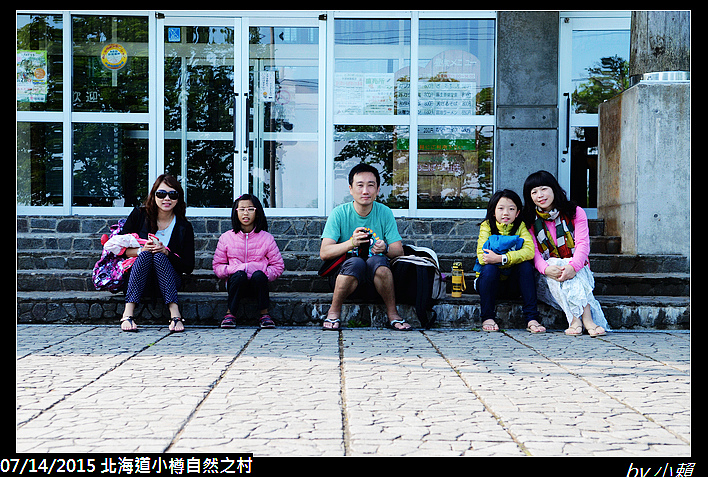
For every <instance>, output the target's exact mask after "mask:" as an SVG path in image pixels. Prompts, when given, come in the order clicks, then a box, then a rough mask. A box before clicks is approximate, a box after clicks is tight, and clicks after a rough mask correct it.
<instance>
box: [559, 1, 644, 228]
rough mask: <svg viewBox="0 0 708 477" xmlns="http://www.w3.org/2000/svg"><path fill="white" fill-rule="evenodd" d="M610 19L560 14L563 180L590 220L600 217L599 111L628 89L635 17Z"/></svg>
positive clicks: (622, 14) (618, 15)
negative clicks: (598, 195) (598, 187)
mask: <svg viewBox="0 0 708 477" xmlns="http://www.w3.org/2000/svg"><path fill="white" fill-rule="evenodd" d="M608 14H610V15H612V16H611V17H605V18H596V17H593V18H587V17H583V16H579V17H573V16H572V15H573V13H570V14H568V15H566V14H565V13H564V12H561V15H560V75H559V76H560V88H559V93H560V98H559V106H560V128H559V140H560V144H559V163H558V180H559V182H560V183H561V186H563V188H564V189H565V190H566V191H568V193H569V195H570V197H571V199H573V200H575V201H576V202H577V203H578V205H580V206H581V207H583V208H585V209H587V212H588V216H589V217H591V218H593V217H596V216H597V159H598V137H597V136H598V114H597V112H598V106H599V105H600V103H602V102H603V101H606V100H608V99H610V98H612V97H614V96H616V95H618V94H619V93H621V92H622V91H624V90H625V89H626V88H627V87H628V86H629V76H628V69H629V66H628V65H629V37H630V14H629V12H608ZM576 15H577V14H576ZM595 15H597V14H596V13H595Z"/></svg>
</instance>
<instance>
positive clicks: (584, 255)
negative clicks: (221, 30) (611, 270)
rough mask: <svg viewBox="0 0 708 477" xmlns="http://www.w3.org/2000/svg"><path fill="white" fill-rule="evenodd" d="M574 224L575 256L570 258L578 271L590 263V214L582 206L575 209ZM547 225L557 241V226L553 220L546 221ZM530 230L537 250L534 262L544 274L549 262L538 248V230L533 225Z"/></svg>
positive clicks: (537, 268)
mask: <svg viewBox="0 0 708 477" xmlns="http://www.w3.org/2000/svg"><path fill="white" fill-rule="evenodd" d="M573 224H574V225H575V252H574V253H573V258H572V259H570V264H571V265H572V266H573V268H574V269H575V271H576V272H579V271H580V270H581V269H582V268H583V267H584V266H585V265H586V264H587V263H588V256H589V255H590V230H589V229H588V216H587V215H586V214H585V211H584V210H583V209H581V208H580V207H577V208H576V209H575V220H573ZM546 225H547V226H548V230H549V231H550V232H551V237H552V238H553V242H554V243H555V241H556V227H555V226H554V225H553V221H546ZM529 231H530V232H531V237H533V245H534V248H535V250H536V252H535V254H534V257H533V263H534V265H535V266H536V270H538V271H539V273H541V274H543V272H545V271H546V267H547V266H548V262H546V261H545V260H544V259H543V257H542V256H541V252H539V250H538V243H537V242H536V232H535V231H534V229H533V227H530V228H529Z"/></svg>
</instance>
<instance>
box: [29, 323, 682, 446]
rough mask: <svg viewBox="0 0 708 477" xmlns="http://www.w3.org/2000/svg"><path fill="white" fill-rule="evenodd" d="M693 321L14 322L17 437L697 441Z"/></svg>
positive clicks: (241, 441)
mask: <svg viewBox="0 0 708 477" xmlns="http://www.w3.org/2000/svg"><path fill="white" fill-rule="evenodd" d="M690 365H691V362H690V332H686V331H663V332H661V331H656V332H614V333H610V334H608V335H607V336H605V337H601V338H594V339H593V338H590V337H588V336H587V335H584V336H582V337H579V338H571V337H567V336H565V335H564V334H563V333H562V332H549V333H546V334H542V335H531V334H529V333H527V332H525V331H523V330H507V331H504V332H500V333H485V332H481V331H458V330H450V329H447V330H441V331H424V332H423V331H412V332H394V331H390V330H379V329H369V328H366V329H344V330H343V331H342V332H341V333H336V332H323V331H321V330H320V329H319V328H311V327H293V328H277V329H275V330H256V329H253V328H237V329H235V330H222V329H217V328H206V327H202V328H194V327H192V328H189V327H188V329H187V332H186V333H183V334H174V335H170V334H169V333H168V331H167V328H166V327H163V326H146V327H142V328H141V331H140V332H139V333H122V332H120V331H119V328H118V325H115V326H92V325H75V326H64V325H59V326H47V325H18V327H17V361H16V367H17V369H16V371H17V409H16V451H17V452H33V453H34V452H36V453H45V452H50V453H56V452H70V453H74V452H82V453H83V452H90V453H94V452H108V453H114V454H115V453H126V454H129V453H162V452H165V453H185V452H219V453H238V452H248V453H251V452H252V453H254V454H255V455H256V456H345V455H346V456H369V455H376V456H586V455H592V456H624V457H626V456H632V457H634V456H638V457H663V456H673V457H683V456H690V455H691V400H690V391H691V374H690V372H691V369H690Z"/></svg>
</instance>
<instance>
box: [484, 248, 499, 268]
mask: <svg viewBox="0 0 708 477" xmlns="http://www.w3.org/2000/svg"><path fill="white" fill-rule="evenodd" d="M482 251H483V252H484V263H486V264H487V265H493V264H495V263H501V262H502V256H501V255H499V254H498V253H496V252H494V251H492V250H491V249H488V248H483V249H482Z"/></svg>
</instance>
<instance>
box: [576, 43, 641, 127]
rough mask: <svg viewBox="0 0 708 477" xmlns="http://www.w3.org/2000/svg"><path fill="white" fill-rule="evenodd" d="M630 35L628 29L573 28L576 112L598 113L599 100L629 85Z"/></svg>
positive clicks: (612, 95) (605, 98) (609, 96)
mask: <svg viewBox="0 0 708 477" xmlns="http://www.w3.org/2000/svg"><path fill="white" fill-rule="evenodd" d="M629 37H630V35H629V31H627V30H574V31H573V53H572V55H573V66H572V68H573V70H572V72H571V75H572V82H573V95H572V99H573V101H572V104H573V111H574V112H575V113H589V114H597V108H598V106H599V105H600V103H602V102H603V101H606V100H608V99H610V98H612V97H614V96H617V95H618V94H620V93H621V92H622V91H624V90H625V89H627V88H628V87H629Z"/></svg>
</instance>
